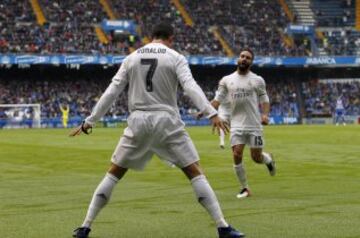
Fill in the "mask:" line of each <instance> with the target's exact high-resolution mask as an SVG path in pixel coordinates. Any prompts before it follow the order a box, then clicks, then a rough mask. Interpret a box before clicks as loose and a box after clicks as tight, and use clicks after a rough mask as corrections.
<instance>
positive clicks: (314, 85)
mask: <svg viewBox="0 0 360 238" xmlns="http://www.w3.org/2000/svg"><path fill="white" fill-rule="evenodd" d="M302 94H303V95H302V96H303V98H304V103H305V104H304V107H305V108H304V109H305V111H306V117H314V116H331V115H332V114H333V112H334V108H335V103H336V99H337V98H338V97H339V96H341V95H342V96H343V98H344V99H345V100H344V102H345V109H346V112H345V114H346V115H360V98H359V95H360V82H359V81H346V80H340V81H332V80H323V81H322V80H320V81H319V80H311V81H309V82H303V83H302Z"/></svg>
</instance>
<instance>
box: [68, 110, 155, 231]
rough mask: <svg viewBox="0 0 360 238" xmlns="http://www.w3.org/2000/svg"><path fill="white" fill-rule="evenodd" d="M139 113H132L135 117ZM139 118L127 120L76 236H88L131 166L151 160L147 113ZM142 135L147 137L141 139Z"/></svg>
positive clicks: (140, 166) (134, 167)
mask: <svg viewBox="0 0 360 238" xmlns="http://www.w3.org/2000/svg"><path fill="white" fill-rule="evenodd" d="M135 117H136V115H132V118H135ZM139 118H140V119H139V120H137V119H136V120H130V119H128V125H129V126H128V127H127V128H126V129H125V130H124V135H123V136H122V137H121V139H120V141H119V143H118V145H117V147H116V148H115V151H114V153H113V156H112V158H111V162H112V164H111V166H110V168H109V170H108V172H107V174H106V175H105V177H104V178H103V180H102V181H101V182H100V184H99V185H98V187H97V188H96V190H95V192H94V194H93V197H92V200H91V202H90V205H89V208H88V211H87V214H86V217H85V219H84V222H83V224H82V226H81V227H80V228H78V229H76V230H75V231H74V234H73V236H74V237H77V238H87V237H88V234H89V232H90V226H91V224H92V222H93V221H94V219H95V218H96V216H97V215H98V213H99V212H100V211H101V209H102V208H103V207H104V206H105V205H106V204H107V203H108V201H109V199H110V196H111V193H112V191H113V189H114V187H115V185H116V184H117V182H118V181H119V180H120V179H121V178H122V177H123V176H124V175H125V173H126V172H127V170H128V168H129V169H138V170H140V169H143V168H144V167H145V165H146V163H147V162H148V161H149V160H150V159H151V156H152V154H153V153H152V152H150V151H149V150H148V148H149V143H151V135H149V132H148V131H147V130H146V128H147V125H146V123H147V119H146V116H143V115H139ZM139 138H146V140H140V139H139Z"/></svg>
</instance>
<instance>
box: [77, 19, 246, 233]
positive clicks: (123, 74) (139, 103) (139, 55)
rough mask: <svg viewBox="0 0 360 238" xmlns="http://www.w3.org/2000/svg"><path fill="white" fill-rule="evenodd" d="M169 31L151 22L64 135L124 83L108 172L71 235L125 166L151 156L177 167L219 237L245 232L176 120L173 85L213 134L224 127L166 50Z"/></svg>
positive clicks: (180, 59)
mask: <svg viewBox="0 0 360 238" xmlns="http://www.w3.org/2000/svg"><path fill="white" fill-rule="evenodd" d="M173 32H174V30H173V28H172V27H171V25H169V24H167V23H160V24H158V25H156V26H155V27H154V29H153V32H152V38H153V41H152V42H151V43H149V44H147V45H145V46H144V47H142V48H139V49H138V50H136V51H134V52H133V53H132V54H130V55H129V56H127V57H126V58H125V59H124V61H123V63H122V64H121V67H120V69H119V70H118V72H117V73H116V75H115V76H114V77H113V79H112V82H111V84H110V85H109V87H108V88H107V89H106V91H105V92H104V94H103V95H102V96H101V98H100V99H99V101H98V102H97V104H96V106H95V107H94V109H93V111H92V113H91V115H90V116H89V117H87V118H86V119H85V121H84V122H83V123H82V124H81V125H80V126H79V127H77V128H75V129H74V130H73V131H72V132H71V133H70V136H75V135H79V134H81V132H84V133H88V132H89V130H91V128H92V127H93V126H94V124H95V122H96V121H98V120H99V119H100V118H101V117H102V116H103V115H104V114H105V113H106V112H107V110H108V109H109V108H110V106H111V105H112V103H113V102H114V101H115V99H116V98H117V97H118V95H119V94H120V93H121V92H122V91H123V90H124V89H125V87H126V86H128V97H129V100H128V101H129V111H130V112H131V114H130V116H129V118H128V127H127V128H126V129H125V130H124V134H123V136H122V137H121V138H120V141H119V143H118V145H117V147H116V149H115V151H114V154H113V156H112V158H111V166H110V169H109V170H108V173H107V174H106V175H105V177H104V179H103V180H102V181H101V182H100V184H99V185H98V187H97V189H96V190H95V192H94V195H93V198H92V200H91V202H90V205H89V208H88V211H87V214H86V217H85V219H84V222H83V224H82V225H81V227H79V228H77V229H76V230H75V231H74V234H73V236H74V237H78V238H86V237H88V235H89V232H90V231H91V230H90V226H91V224H92V223H93V221H94V219H95V217H96V216H97V214H98V213H99V212H100V210H101V209H102V208H103V207H104V206H105V205H106V203H107V202H108V201H109V199H110V195H111V193H112V190H113V188H114V187H115V185H116V183H117V182H118V181H119V180H120V179H121V178H122V177H123V176H124V175H125V173H126V172H127V171H128V169H135V170H142V169H144V167H145V166H146V164H147V162H149V161H150V159H151V157H152V156H153V154H157V155H158V156H159V157H160V158H161V159H163V160H167V161H169V162H170V163H172V164H175V165H176V166H177V167H179V168H180V169H182V171H183V172H184V173H185V175H186V176H187V177H188V179H189V180H190V182H191V185H192V187H193V190H194V193H195V195H196V197H197V201H198V202H199V203H200V204H201V205H202V206H203V207H204V208H205V209H206V211H207V212H208V213H209V214H210V216H211V217H212V219H213V220H214V222H215V223H216V226H217V229H218V234H219V237H220V238H237V237H244V236H245V235H244V234H243V233H241V232H239V231H237V230H236V229H234V228H232V227H231V226H230V225H229V224H228V223H227V222H226V221H225V219H224V216H223V214H222V211H221V208H220V205H219V203H218V200H217V198H216V195H215V193H214V191H213V190H212V188H211V186H210V185H209V183H208V181H207V179H206V177H205V175H204V174H203V172H202V170H201V167H200V165H199V156H198V153H197V151H196V149H195V146H194V144H193V143H192V141H191V139H190V137H189V135H188V133H187V132H186V131H185V129H184V122H183V121H182V120H181V118H180V114H179V109H178V107H177V97H176V95H177V88H178V85H179V83H180V85H181V86H182V88H183V89H184V91H185V92H186V93H187V95H189V97H190V98H191V99H192V101H193V102H194V104H195V105H196V106H197V107H198V109H199V110H200V111H201V112H203V113H204V115H206V116H207V117H208V118H209V119H210V120H211V122H212V125H213V128H214V129H217V130H218V132H219V130H220V129H222V130H225V131H226V130H228V128H227V127H226V126H224V125H223V123H222V122H221V120H220V119H219V117H218V116H217V111H216V110H215V109H214V108H213V107H212V106H211V104H210V102H209V101H208V100H207V99H206V96H205V94H204V93H203V91H202V90H201V88H200V87H199V86H198V84H197V83H196V81H195V80H194V78H193V76H192V74H191V71H190V68H189V65H188V63H187V61H186V58H185V57H184V56H182V55H180V54H179V53H178V52H176V51H175V50H172V49H171V48H170V47H171V45H172V42H173V38H174V35H173ZM169 237H171V235H170V234H169Z"/></svg>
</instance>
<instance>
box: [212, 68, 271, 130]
mask: <svg viewBox="0 0 360 238" xmlns="http://www.w3.org/2000/svg"><path fill="white" fill-rule="evenodd" d="M218 91H219V93H218V94H217V95H216V97H215V100H217V101H219V102H220V105H221V103H222V102H224V101H225V100H226V99H228V100H229V101H230V104H231V128H234V129H235V128H236V129H240V130H254V131H256V130H262V125H261V117H260V111H259V103H263V102H269V97H268V95H267V92H266V86H265V81H264V79H263V78H262V77H260V76H259V75H256V74H254V73H253V72H249V73H248V74H247V75H240V74H239V73H238V72H237V71H236V72H234V73H232V74H230V75H228V76H225V77H223V78H222V79H221V80H220V83H219V89H218Z"/></svg>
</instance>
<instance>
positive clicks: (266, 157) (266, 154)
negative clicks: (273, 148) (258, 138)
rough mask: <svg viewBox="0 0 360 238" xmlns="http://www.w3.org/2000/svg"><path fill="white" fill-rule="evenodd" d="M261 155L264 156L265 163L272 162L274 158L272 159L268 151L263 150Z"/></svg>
mask: <svg viewBox="0 0 360 238" xmlns="http://www.w3.org/2000/svg"><path fill="white" fill-rule="evenodd" d="M261 155H262V157H263V163H264V164H270V163H271V161H272V159H271V157H270V155H269V154H268V153H266V152H262V153H261Z"/></svg>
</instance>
